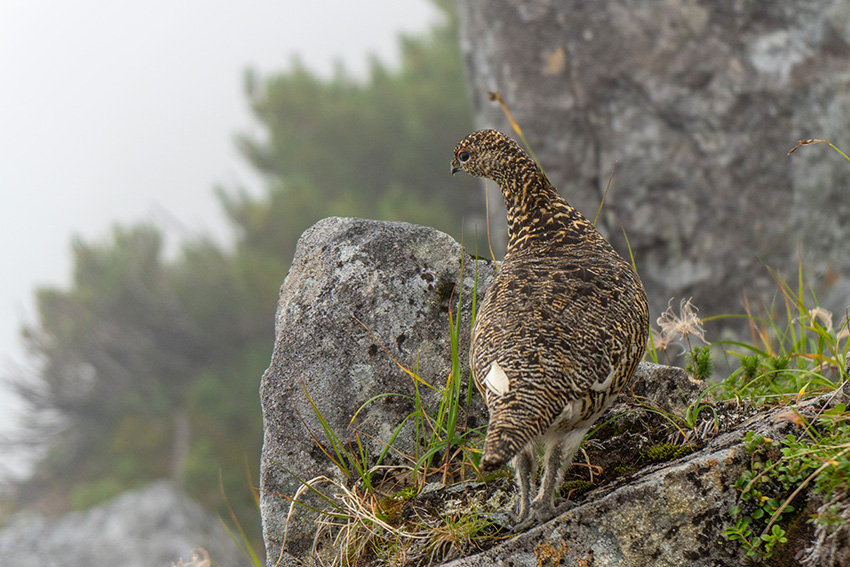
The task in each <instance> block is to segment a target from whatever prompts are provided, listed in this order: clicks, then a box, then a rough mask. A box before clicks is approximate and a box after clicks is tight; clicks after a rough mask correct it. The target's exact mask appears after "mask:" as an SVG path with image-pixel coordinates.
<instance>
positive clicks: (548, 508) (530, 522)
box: [511, 498, 575, 533]
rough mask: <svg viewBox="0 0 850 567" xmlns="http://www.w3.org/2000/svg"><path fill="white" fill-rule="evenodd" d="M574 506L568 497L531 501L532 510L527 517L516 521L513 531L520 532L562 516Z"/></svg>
mask: <svg viewBox="0 0 850 567" xmlns="http://www.w3.org/2000/svg"><path fill="white" fill-rule="evenodd" d="M574 506H575V504H574V503H572V502H570V501H569V500H567V499H566V498H558V499H557V500H555V501H554V503H552V502H548V503H544V502H541V501H534V502H532V503H531V511H530V512H529V513H528V514H527V515H526V516H527V517H526V518H523V519H521V520H517V521H516V522H514V525H513V527H512V528H511V533H519V532H522V531H525V530H527V529H530V528H533V527H534V526H537V525H539V524H544V523H546V522H548V521H549V520H551V519H552V518H555V517H557V516H560V515H561V514H563V513H564V512H566V511H568V510H570V509H571V508H573V507H574Z"/></svg>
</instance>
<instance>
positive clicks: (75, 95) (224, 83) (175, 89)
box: [0, 0, 437, 471]
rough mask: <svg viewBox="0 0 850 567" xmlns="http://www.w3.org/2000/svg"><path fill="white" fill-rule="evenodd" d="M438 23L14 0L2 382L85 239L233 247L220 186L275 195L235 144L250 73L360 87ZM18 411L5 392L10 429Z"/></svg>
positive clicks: (5, 12)
mask: <svg viewBox="0 0 850 567" xmlns="http://www.w3.org/2000/svg"><path fill="white" fill-rule="evenodd" d="M436 16H437V14H436V10H435V9H434V8H433V7H432V6H431V5H430V4H429V3H428V2H427V1H426V0H404V1H398V0H376V1H372V2H367V3H353V2H343V1H341V0H315V1H313V2H295V1H271V0H246V1H245V2H239V3H235V2H224V1H220V0H219V1H212V2H210V1H205V2H201V1H199V0H186V1H184V2H178V3H174V2H165V1H163V0H150V1H148V2H135V3H116V2H110V1H107V0H81V1H80V2H73V3H69V2H61V1H58V0H43V1H40V2H31V1H28V0H6V1H5V2H4V3H3V5H2V7H0V69H2V70H3V78H4V85H3V89H2V91H0V125H2V128H0V184H2V189H0V191H2V192H0V195H2V199H3V203H2V207H0V215H2V216H0V247H2V260H3V264H4V266H5V268H4V270H3V272H4V277H3V278H2V280H0V286H2V287H0V296H1V297H2V298H3V300H2V302H0V357H1V358H2V367H3V373H4V374H8V373H9V371H10V368H11V367H13V366H14V365H17V364H22V363H25V362H27V360H26V357H25V354H24V353H23V350H22V347H21V342H20V339H19V338H18V335H19V330H20V327H21V325H22V324H23V323H24V322H26V321H30V322H31V321H33V320H34V317H35V315H34V313H33V302H32V297H33V291H34V289H35V288H36V287H37V286H39V285H59V286H63V285H67V284H68V282H69V281H70V270H71V254H70V241H71V237H72V235H79V236H82V237H83V238H86V239H96V238H101V237H104V236H106V235H107V234H108V232H109V230H110V227H111V225H113V224H114V223H133V222H138V221H152V222H154V223H156V224H157V225H158V226H160V227H161V228H163V230H164V232H165V233H166V234H168V235H169V238H170V241H171V242H172V243H174V242H176V241H177V240H179V239H180V238H183V237H186V236H191V235H195V234H198V233H203V234H207V235H211V236H213V237H214V238H215V239H216V240H218V241H220V242H222V243H226V242H228V240H229V239H230V236H231V235H230V234H229V233H228V227H227V225H226V223H225V221H224V216H223V214H222V212H221V210H220V207H219V204H218V202H217V201H216V199H215V197H214V194H213V187H214V186H216V185H223V186H225V187H237V186H243V187H246V188H248V189H249V190H251V189H252V190H258V189H259V187H260V186H261V184H260V180H259V179H258V178H256V177H255V176H254V174H253V172H252V171H251V170H250V169H249V168H248V167H247V166H246V165H245V164H244V163H243V161H242V159H241V158H240V156H239V155H238V153H237V151H236V149H235V145H234V143H233V138H234V136H235V135H236V134H238V133H245V132H251V131H253V129H254V128H256V125H255V124H254V122H253V121H252V118H251V115H250V112H249V109H248V104H247V101H246V98H245V96H244V95H243V91H242V80H243V73H244V71H245V70H246V69H247V68H253V69H256V70H258V71H259V72H260V74H265V73H270V72H274V71H282V70H285V69H286V68H288V67H289V66H290V64H291V61H292V57H293V56H294V55H295V54H297V55H298V57H299V58H300V59H301V61H302V62H303V63H304V64H305V65H306V66H307V67H308V68H310V69H313V70H315V71H317V72H320V73H321V74H324V75H330V73H331V72H332V69H333V67H334V63H335V61H341V62H343V63H344V65H345V67H346V68H347V69H348V70H349V71H350V72H351V73H352V74H353V75H355V76H358V75H361V76H362V75H363V74H364V73H365V70H366V69H367V66H368V56H369V54H375V55H377V56H378V57H379V58H380V59H381V60H382V61H384V62H387V63H389V64H394V63H395V62H396V61H397V56H398V51H397V36H398V34H399V33H400V32H402V31H404V32H418V31H422V30H424V29H426V27H427V26H428V25H429V24H430V23H431V21H432V20H433V19H434V18H435V17H436ZM17 409H18V404H17V403H16V402H15V400H14V399H13V398H12V397H11V396H10V394H9V393H8V391H5V390H3V391H0V431H7V430H9V429H10V428H11V427H13V426H14V422H15V413H16V411H17ZM7 457H8V456H7ZM4 461H6V464H7V465H8V459H4ZM15 469H16V470H17V471H20V470H21V466H20V464H18V465H17V466H16V467H15Z"/></svg>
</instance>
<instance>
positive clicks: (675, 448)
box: [640, 443, 694, 463]
mask: <svg viewBox="0 0 850 567" xmlns="http://www.w3.org/2000/svg"><path fill="white" fill-rule="evenodd" d="M693 452H694V448H693V447H689V446H688V445H674V444H673V443H662V444H661V445H653V446H652V447H645V448H643V449H641V450H640V456H641V458H642V459H643V460H644V461H648V462H650V463H663V462H665V461H672V460H673V459H678V458H680V457H684V456H685V455H689V454H691V453H693Z"/></svg>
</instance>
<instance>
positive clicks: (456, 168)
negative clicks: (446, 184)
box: [452, 163, 460, 175]
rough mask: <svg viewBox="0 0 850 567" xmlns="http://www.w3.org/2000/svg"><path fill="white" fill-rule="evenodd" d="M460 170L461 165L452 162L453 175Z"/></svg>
mask: <svg viewBox="0 0 850 567" xmlns="http://www.w3.org/2000/svg"><path fill="white" fill-rule="evenodd" d="M458 171H460V166H459V165H455V164H454V163H452V175H454V174H455V173H457V172H458Z"/></svg>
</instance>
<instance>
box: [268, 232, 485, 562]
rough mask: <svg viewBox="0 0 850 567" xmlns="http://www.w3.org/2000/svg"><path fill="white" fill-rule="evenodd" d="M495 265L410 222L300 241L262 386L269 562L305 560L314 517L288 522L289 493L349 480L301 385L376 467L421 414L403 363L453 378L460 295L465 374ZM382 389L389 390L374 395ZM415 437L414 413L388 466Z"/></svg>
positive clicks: (439, 379)
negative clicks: (473, 315)
mask: <svg viewBox="0 0 850 567" xmlns="http://www.w3.org/2000/svg"><path fill="white" fill-rule="evenodd" d="M462 268H463V278H462V279H461V269H462ZM493 272H494V266H493V264H492V262H488V261H484V260H473V259H472V258H470V257H469V256H468V255H466V254H465V253H464V251H463V249H462V247H461V246H460V245H459V244H458V243H457V242H455V241H454V240H453V239H452V238H451V237H449V236H448V235H446V234H444V233H442V232H439V231H437V230H434V229H432V228H426V227H422V226H415V225H411V224H408V223H398V222H395V223H387V222H378V221H370V220H360V219H350V218H329V219H325V220H322V221H320V222H318V223H317V224H315V225H314V226H313V227H311V228H310V229H308V230H307V231H306V232H305V233H304V234H303V235H302V236H301V238H300V239H299V241H298V246H297V249H296V252H295V258H294V259H293V261H292V267H291V268H290V271H289V274H288V275H287V277H286V281H285V282H284V284H283V286H282V287H281V292H280V300H279V303H278V308H277V317H276V323H275V347H274V354H273V355H272V361H271V365H270V366H269V368H268V370H267V371H266V373H265V374H264V375H263V379H262V387H261V398H262V406H263V419H264V423H265V439H264V445H263V452H262V463H261V470H260V475H261V512H262V517H263V535H264V539H265V543H266V551H267V557H268V561H269V565H275V564H276V563H277V561H278V559H279V558H281V557H282V558H283V559H284V561H283V562H282V564H284V565H285V564H286V561H289V560H290V559H291V557H290V556H296V557H303V556H304V555H305V554H306V553H307V551H308V550H309V548H310V546H311V544H312V540H313V534H314V532H315V531H316V524H315V519H316V518H315V516H314V515H312V514H310V513H309V512H307V511H305V510H302V509H299V510H297V513H296V514H293V515H292V517H291V518H290V519H289V521H288V528H287V515H288V511H289V507H290V502H289V500H287V499H286V497H293V496H294V495H295V493H296V490H297V489H298V487H299V486H300V482H299V481H298V478H301V479H303V480H305V481H309V480H311V479H313V478H314V477H318V476H325V477H328V478H330V479H338V480H340V481H342V482H345V481H346V480H347V479H345V478H344V477H343V475H342V474H341V473H340V470H339V468H337V467H336V466H334V465H333V464H332V462H331V460H330V459H329V458H328V457H327V456H326V454H325V452H324V451H327V452H328V453H329V454H331V455H335V453H334V450H333V448H332V447H331V444H330V442H329V440H328V439H327V437H326V436H325V434H324V432H323V427H322V424H321V423H320V422H319V420H318V418H317V416H316V412H315V411H314V410H313V409H312V407H311V405H310V402H309V400H308V399H307V396H306V395H305V392H307V393H308V394H309V396H310V398H311V399H312V401H313V403H315V405H316V408H317V410H318V413H320V414H321V415H322V416H323V418H324V419H325V420H326V421H327V423H328V425H329V427H330V428H331V429H332V430H333V431H334V432H335V434H336V435H337V436H338V437H339V438H340V439H341V440H342V441H343V442H346V443H349V444H350V443H352V442H353V441H354V440H355V435H358V434H359V436H360V441H361V442H362V443H363V444H364V445H365V446H366V447H367V449H368V452H369V455H371V458H370V463H369V464H370V465H371V464H374V457H376V456H378V455H379V454H380V453H381V452H382V451H383V450H384V448H385V447H386V444H387V443H388V442H389V441H390V438H391V436H392V434H393V432H394V431H395V428H396V427H397V426H398V425H399V424H400V423H402V422H403V420H404V419H405V418H407V417H408V416H409V415H410V414H411V413H412V412H413V411H414V405H413V402H412V401H411V398H412V396H413V394H414V382H413V379H412V378H411V377H410V376H409V375H408V374H407V373H406V372H405V371H404V370H402V369H401V368H400V367H399V366H398V365H397V364H396V362H398V363H399V364H401V365H404V366H405V367H406V368H408V369H410V370H416V369H417V368H418V374H419V376H420V377H421V378H422V379H423V380H425V381H426V382H428V383H429V384H431V385H433V386H435V387H437V388H443V387H444V386H445V384H446V381H447V379H448V377H449V376H450V374H451V340H450V327H449V313H450V311H449V310H450V308H451V313H453V314H456V313H457V301H458V298H459V297H462V299H463V304H462V307H461V321H460V325H459V330H460V344H461V345H462V346H461V350H460V353H459V355H460V364H461V369H462V375H463V376H466V375H467V367H468V366H467V365H468V362H467V352H466V350H467V349H468V345H469V327H470V311H471V300H472V297H473V296H474V295H475V281H476V275H477V278H478V281H479V282H482V283H480V284H479V285H478V289H477V294H478V301H479V302H480V300H481V299H482V298H483V291H484V287H485V286H484V285H483V282H486V281H489V280H490V279H491V277H492V275H493ZM419 391H420V393H421V395H422V399H423V402H424V404H425V405H426V407H428V408H435V407H437V404H438V400H439V393H438V392H437V391H436V390H434V389H431V388H428V387H426V386H424V385H421V384H420V386H419ZM383 394H390V395H387V396H384V397H380V398H378V399H375V398H376V396H380V395H383ZM403 396H406V397H403ZM370 400H371V401H370ZM361 408H362V410H361V411H360V412H359V413H358V414H357V419H356V420H355V421H354V422H352V418H354V416H355V413H356V412H358V409H361ZM484 415H485V414H484V411H483V408H480V407H479V410H478V411H477V412H476V414H475V415H474V416H472V419H473V420H475V419H478V420H479V423H481V421H480V420H482V419H486V417H484ZM473 423H474V421H473ZM415 442H416V440H415V435H414V422H413V420H409V421H408V422H407V423H406V425H405V426H404V427H403V429H402V431H401V433H400V434H399V435H398V437H397V438H396V439H395V442H394V443H393V447H394V449H395V450H394V451H392V452H390V453H388V454H387V457H386V458H385V460H384V463H383V464H392V463H399V462H404V457H403V456H402V455H413V454H414V443H415ZM319 443H321V445H322V447H320V446H319ZM407 464H410V463H409V462H408V463H407ZM296 477H297V478H296ZM309 496H310V495H309V493H308V494H307V495H305V499H308V498H309ZM287 530H288V532H287V533H286V537H287V539H286V550H285V553H284V554H283V555H281V545H282V543H283V538H284V533H285V532H286V531H287Z"/></svg>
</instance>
